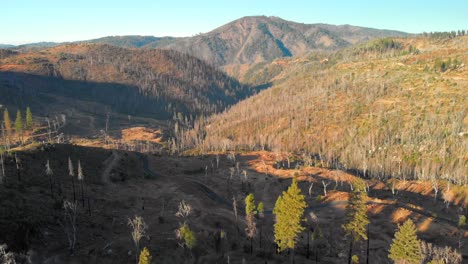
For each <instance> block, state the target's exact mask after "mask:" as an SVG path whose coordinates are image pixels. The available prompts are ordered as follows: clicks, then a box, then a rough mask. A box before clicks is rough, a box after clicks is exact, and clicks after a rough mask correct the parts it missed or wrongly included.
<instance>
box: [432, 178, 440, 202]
mask: <svg viewBox="0 0 468 264" xmlns="http://www.w3.org/2000/svg"><path fill="white" fill-rule="evenodd" d="M432 189H434V203H435V202H437V193H439V183H438V182H437V180H436V179H433V180H432Z"/></svg>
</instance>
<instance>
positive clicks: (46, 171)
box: [45, 160, 54, 196]
mask: <svg viewBox="0 0 468 264" xmlns="http://www.w3.org/2000/svg"><path fill="white" fill-rule="evenodd" d="M45 167H46V169H45V174H46V175H47V176H49V184H50V195H51V196H54V187H53V182H52V176H53V175H54V172H53V171H52V169H51V168H50V163H49V160H47V163H46V165H45Z"/></svg>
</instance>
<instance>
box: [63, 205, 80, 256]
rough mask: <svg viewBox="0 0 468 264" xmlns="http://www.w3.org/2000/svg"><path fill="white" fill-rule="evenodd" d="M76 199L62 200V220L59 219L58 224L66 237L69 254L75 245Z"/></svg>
mask: <svg viewBox="0 0 468 264" xmlns="http://www.w3.org/2000/svg"><path fill="white" fill-rule="evenodd" d="M76 208H77V205H76V201H74V202H70V201H64V202H63V210H64V211H63V213H64V214H63V220H62V221H60V220H59V224H60V225H61V226H62V228H63V230H64V231H65V234H66V235H67V239H68V249H69V250H70V254H73V251H74V250H75V245H76V231H77V228H76Z"/></svg>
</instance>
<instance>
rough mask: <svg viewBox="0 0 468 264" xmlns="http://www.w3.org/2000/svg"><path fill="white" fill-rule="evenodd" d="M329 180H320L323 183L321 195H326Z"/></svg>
mask: <svg viewBox="0 0 468 264" xmlns="http://www.w3.org/2000/svg"><path fill="white" fill-rule="evenodd" d="M329 184H330V183H329V182H325V181H322V185H323V196H327V186H328V185H329Z"/></svg>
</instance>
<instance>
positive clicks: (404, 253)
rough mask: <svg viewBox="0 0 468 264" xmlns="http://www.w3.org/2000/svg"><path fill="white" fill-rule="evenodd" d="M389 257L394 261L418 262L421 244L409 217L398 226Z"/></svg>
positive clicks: (409, 263) (416, 263) (410, 263)
mask: <svg viewBox="0 0 468 264" xmlns="http://www.w3.org/2000/svg"><path fill="white" fill-rule="evenodd" d="M388 257H389V258H390V259H392V260H393V261H395V262H396V263H404V264H413V263H414V264H419V263H420V261H421V244H420V241H419V239H418V237H417V235H416V226H415V225H414V223H413V221H411V219H408V220H406V222H405V223H403V225H401V226H399V228H398V231H397V232H396V233H395V238H394V239H393V243H392V245H391V246H390V254H389V255H388Z"/></svg>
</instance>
